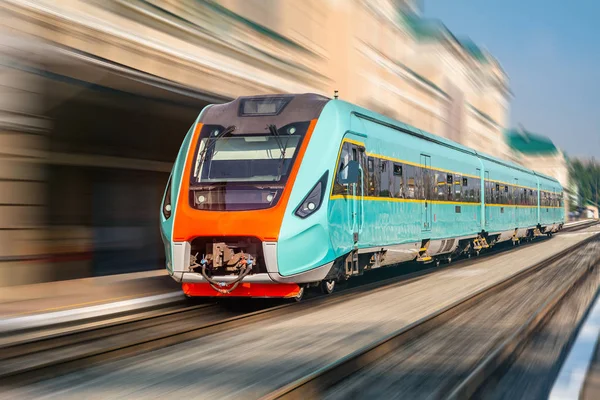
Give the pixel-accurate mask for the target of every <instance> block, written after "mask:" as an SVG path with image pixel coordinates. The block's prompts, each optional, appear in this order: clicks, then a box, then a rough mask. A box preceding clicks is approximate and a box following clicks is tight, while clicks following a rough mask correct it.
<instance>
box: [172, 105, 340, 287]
mask: <svg viewBox="0 0 600 400" xmlns="http://www.w3.org/2000/svg"><path fill="white" fill-rule="evenodd" d="M328 101H329V99H327V98H325V97H322V96H318V95H312V94H302V95H273V96H256V97H241V98H238V99H236V100H234V101H232V102H230V103H226V104H221V105H212V106H209V107H207V108H205V109H204V110H203V111H202V113H201V114H200V116H199V117H198V120H197V121H196V122H195V124H194V125H193V126H192V128H191V129H190V131H189V132H188V134H187V136H186V138H185V140H184V142H183V144H182V146H181V149H180V152H179V155H178V157H177V159H176V162H175V164H174V167H173V171H172V173H171V176H170V178H169V182H168V185H167V189H166V191H165V196H164V199H163V204H162V211H161V234H162V239H163V242H164V245H165V253H166V258H167V269H168V271H169V273H170V275H171V276H172V277H173V279H175V280H176V281H178V282H181V283H182V288H183V291H184V293H185V294H186V295H188V296H191V297H196V296H199V297H218V296H231V297H281V298H293V297H299V296H301V295H302V292H303V287H302V285H301V283H299V282H298V281H297V279H293V278H286V277H285V276H282V275H281V274H280V271H279V265H278V253H281V251H279V252H278V248H277V246H278V239H279V235H280V232H281V227H282V223H283V220H284V217H285V214H286V212H287V213H289V211H290V209H293V210H294V211H296V212H300V213H302V210H301V208H302V207H304V208H305V209H306V210H305V211H307V212H308V213H310V212H311V211H312V210H310V208H311V207H313V208H314V207H315V204H316V202H315V201H311V202H305V203H306V204H303V205H300V206H299V207H300V208H298V207H297V206H298V205H296V204H291V202H290V196H291V194H292V189H293V186H294V182H295V181H296V178H297V175H298V171H299V169H300V165H301V163H302V160H303V158H304V155H305V152H306V149H307V146H308V144H309V142H310V140H311V136H312V135H313V132H314V129H315V125H316V123H317V119H318V117H319V115H320V113H321V111H322V109H323V107H324V106H325V105H326V103H327V102H328ZM326 185H327V182H323V185H322V190H320V191H319V193H318V195H317V197H318V196H320V199H319V201H322V200H323V195H322V194H324V193H325V186H326ZM321 192H322V193H321ZM313 197H314V196H313ZM308 203H310V204H308ZM286 210H287V211H286ZM298 210H300V211H298ZM279 258H280V259H281V254H279ZM309 275H310V274H309ZM313 275H314V274H313ZM317 275H319V274H317ZM319 278H321V279H322V277H320V275H319V276H317V277H316V278H315V277H314V276H309V277H308V278H306V279H308V280H310V279H319Z"/></svg>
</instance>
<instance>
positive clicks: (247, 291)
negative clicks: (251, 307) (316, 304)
mask: <svg viewBox="0 0 600 400" xmlns="http://www.w3.org/2000/svg"><path fill="white" fill-rule="evenodd" d="M181 288H182V289H183V293H185V294H187V295H188V296H194V297H295V296H296V295H297V294H298V293H299V292H300V286H298V285H296V284H291V283H240V284H239V285H238V287H236V288H235V290H233V291H232V292H231V293H228V294H223V293H219V292H217V291H216V290H214V289H213V288H211V287H210V285H209V284H208V283H183V284H182V285H181Z"/></svg>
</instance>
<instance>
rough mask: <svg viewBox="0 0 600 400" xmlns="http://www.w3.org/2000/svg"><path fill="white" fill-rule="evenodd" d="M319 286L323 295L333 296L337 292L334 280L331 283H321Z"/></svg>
mask: <svg viewBox="0 0 600 400" xmlns="http://www.w3.org/2000/svg"><path fill="white" fill-rule="evenodd" d="M319 286H320V288H321V292H322V293H323V294H331V293H333V291H334V290H335V281H334V280H333V279H332V280H330V281H321V284H320V285H319Z"/></svg>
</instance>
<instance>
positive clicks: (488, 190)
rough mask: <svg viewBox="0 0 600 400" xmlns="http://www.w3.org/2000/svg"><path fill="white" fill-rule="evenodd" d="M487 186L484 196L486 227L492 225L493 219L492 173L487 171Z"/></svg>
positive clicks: (485, 174)
mask: <svg viewBox="0 0 600 400" xmlns="http://www.w3.org/2000/svg"><path fill="white" fill-rule="evenodd" d="M484 176H485V184H484V188H485V190H484V192H485V193H484V196H485V203H484V206H485V226H489V225H490V219H491V218H492V212H491V211H492V207H490V206H489V204H491V202H492V182H490V171H485V173H484Z"/></svg>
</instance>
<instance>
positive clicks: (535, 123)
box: [423, 0, 600, 159]
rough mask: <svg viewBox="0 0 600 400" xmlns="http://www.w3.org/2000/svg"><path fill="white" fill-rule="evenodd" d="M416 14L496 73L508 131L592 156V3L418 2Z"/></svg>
mask: <svg viewBox="0 0 600 400" xmlns="http://www.w3.org/2000/svg"><path fill="white" fill-rule="evenodd" d="M423 3H424V15H425V17H428V18H437V19H440V20H441V21H442V22H443V23H444V24H445V25H446V26H447V27H448V28H449V29H450V31H452V32H453V33H454V35H455V36H457V37H463V36H467V37H470V38H471V39H472V40H473V41H474V42H475V43H477V44H479V45H480V46H482V47H484V48H486V49H487V50H488V51H489V52H490V53H491V54H492V55H493V56H494V57H495V58H496V59H497V60H498V61H499V62H500V65H502V67H503V68H504V70H505V71H506V73H507V74H508V77H509V82H510V83H509V84H510V88H511V90H512V92H513V97H512V100H511V108H510V114H511V115H510V122H511V126H517V124H519V123H520V124H522V125H523V126H524V127H525V129H526V130H528V131H531V132H535V133H539V134H542V135H544V136H548V137H549V138H550V139H552V140H553V141H554V143H555V144H556V145H557V146H559V147H560V148H561V149H563V150H564V151H566V153H567V154H568V155H569V156H583V157H586V158H589V157H592V156H595V157H596V158H598V159H600V24H599V23H598V21H599V20H600V1H596V0H579V1H573V2H567V1H558V0H557V1H552V0H545V1H542V0H525V1H523V0H424V2H423Z"/></svg>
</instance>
